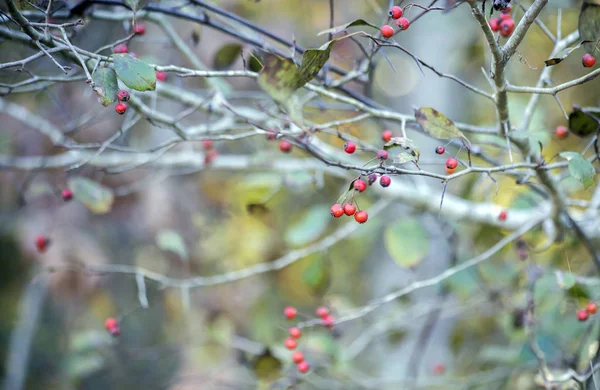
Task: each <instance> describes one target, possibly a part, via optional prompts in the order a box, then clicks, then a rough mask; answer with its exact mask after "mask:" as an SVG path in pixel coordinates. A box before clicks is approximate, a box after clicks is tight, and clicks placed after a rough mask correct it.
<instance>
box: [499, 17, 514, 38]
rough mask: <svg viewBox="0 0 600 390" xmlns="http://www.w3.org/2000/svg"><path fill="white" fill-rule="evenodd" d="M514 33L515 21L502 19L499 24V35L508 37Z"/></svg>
mask: <svg viewBox="0 0 600 390" xmlns="http://www.w3.org/2000/svg"><path fill="white" fill-rule="evenodd" d="M513 31H515V21H514V20H512V18H511V19H503V20H502V21H501V22H500V34H502V36H503V37H509V36H510V34H512V33H513Z"/></svg>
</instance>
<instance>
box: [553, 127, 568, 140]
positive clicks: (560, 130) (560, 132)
mask: <svg viewBox="0 0 600 390" xmlns="http://www.w3.org/2000/svg"><path fill="white" fill-rule="evenodd" d="M555 134H556V138H558V139H565V138H567V135H569V129H567V128H566V127H565V126H558V127H557V128H556V131H555Z"/></svg>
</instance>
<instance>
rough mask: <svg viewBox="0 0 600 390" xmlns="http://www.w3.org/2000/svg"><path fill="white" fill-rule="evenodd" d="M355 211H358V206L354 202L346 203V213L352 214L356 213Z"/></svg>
mask: <svg viewBox="0 0 600 390" xmlns="http://www.w3.org/2000/svg"><path fill="white" fill-rule="evenodd" d="M354 213H356V206H355V205H353V204H352V203H346V204H345V205H344V214H346V215H348V216H350V215H354Z"/></svg>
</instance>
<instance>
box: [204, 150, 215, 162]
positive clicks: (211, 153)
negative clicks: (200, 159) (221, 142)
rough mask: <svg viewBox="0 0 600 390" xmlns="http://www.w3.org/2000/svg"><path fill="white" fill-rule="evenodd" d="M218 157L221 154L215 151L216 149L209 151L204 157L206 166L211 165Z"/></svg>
mask: <svg viewBox="0 0 600 390" xmlns="http://www.w3.org/2000/svg"><path fill="white" fill-rule="evenodd" d="M218 155H219V152H217V151H216V150H214V149H211V150H209V151H208V152H206V154H205V155H204V164H205V165H210V164H211V163H212V162H213V160H214V159H215V158H217V156H218Z"/></svg>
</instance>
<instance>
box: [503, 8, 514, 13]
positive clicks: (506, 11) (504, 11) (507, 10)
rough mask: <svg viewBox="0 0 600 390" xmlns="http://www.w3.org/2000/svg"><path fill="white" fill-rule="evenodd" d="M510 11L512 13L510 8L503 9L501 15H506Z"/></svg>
mask: <svg viewBox="0 0 600 390" xmlns="http://www.w3.org/2000/svg"><path fill="white" fill-rule="evenodd" d="M510 11H512V7H506V8H504V9H503V10H502V13H503V14H508V13H510Z"/></svg>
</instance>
